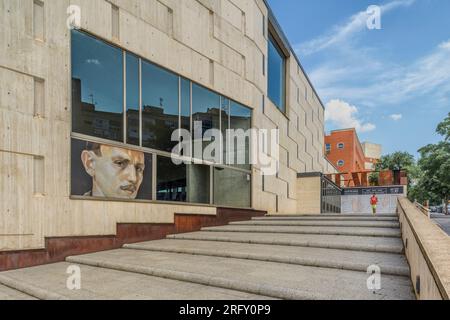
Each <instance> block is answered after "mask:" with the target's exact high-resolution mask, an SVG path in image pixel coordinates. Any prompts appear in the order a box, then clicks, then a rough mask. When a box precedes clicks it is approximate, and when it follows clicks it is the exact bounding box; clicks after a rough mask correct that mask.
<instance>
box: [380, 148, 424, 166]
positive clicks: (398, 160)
mask: <svg viewBox="0 0 450 320" xmlns="http://www.w3.org/2000/svg"><path fill="white" fill-rule="evenodd" d="M414 165H415V161H414V156H413V155H411V154H409V153H408V152H400V151H397V152H394V153H392V154H388V155H386V156H382V157H381V159H380V162H378V163H377V165H376V167H375V168H376V170H403V169H406V170H407V169H408V168H411V167H412V166H414Z"/></svg>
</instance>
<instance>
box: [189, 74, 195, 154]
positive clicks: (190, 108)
mask: <svg viewBox="0 0 450 320" xmlns="http://www.w3.org/2000/svg"><path fill="white" fill-rule="evenodd" d="M192 101H193V100H192V81H190V80H189V132H190V134H191V141H189V144H190V154H189V157H190V159H191V161H192V158H193V156H194V150H193V148H194V141H193V137H194V132H193V123H192V121H193V120H194V117H193V115H192Z"/></svg>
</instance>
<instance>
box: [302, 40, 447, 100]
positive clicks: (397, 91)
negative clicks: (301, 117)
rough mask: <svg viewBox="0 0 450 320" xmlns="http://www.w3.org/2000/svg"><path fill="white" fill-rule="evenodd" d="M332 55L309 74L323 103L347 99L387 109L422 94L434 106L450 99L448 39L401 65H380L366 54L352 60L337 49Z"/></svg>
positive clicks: (345, 53)
mask: <svg viewBox="0 0 450 320" xmlns="http://www.w3.org/2000/svg"><path fill="white" fill-rule="evenodd" d="M357 51H358V52H360V50H359V49H357ZM335 56H336V58H335V59H334V60H333V61H331V62H327V63H325V64H323V65H319V66H318V67H317V68H316V69H315V70H313V71H312V72H311V73H310V74H311V79H312V81H313V83H314V84H315V86H316V87H317V89H318V92H319V93H320V94H321V95H322V98H323V99H324V100H330V99H335V98H339V99H344V100H349V99H351V101H353V102H356V103H358V104H363V101H370V102H371V104H373V105H385V106H387V105H391V104H395V103H404V102H406V101H408V100H410V99H414V98H417V97H421V96H425V95H427V96H430V97H433V98H434V99H435V100H436V101H437V103H440V102H439V101H441V102H442V101H448V99H449V97H450V40H448V41H445V42H443V43H441V44H439V45H438V46H436V47H435V48H434V49H433V50H432V51H431V52H430V53H429V54H427V55H425V56H423V57H419V58H418V59H417V60H416V61H413V62H412V63H409V64H408V65H405V66H401V65H394V64H391V63H388V62H384V63H383V62H380V61H378V60H376V58H372V57H371V52H369V51H367V55H365V56H361V55H360V56H359V57H355V56H353V55H352V53H351V52H349V51H347V50H343V51H342V50H340V51H338V52H336V53H335ZM364 104H365V103H364Z"/></svg>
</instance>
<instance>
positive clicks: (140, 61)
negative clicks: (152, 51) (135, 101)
mask: <svg viewBox="0 0 450 320" xmlns="http://www.w3.org/2000/svg"><path fill="white" fill-rule="evenodd" d="M142 131H143V130H142V59H141V58H139V146H140V147H142Z"/></svg>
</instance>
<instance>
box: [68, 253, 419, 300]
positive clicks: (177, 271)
mask: <svg viewBox="0 0 450 320" xmlns="http://www.w3.org/2000/svg"><path fill="white" fill-rule="evenodd" d="M67 261H68V262H70V263H76V264H82V265H89V266H94V267H102V268H108V269H114V270H119V271H127V272H132V273H139V274H145V275H149V276H157V277H161V278H169V279H174V280H181V281H185V282H190V283H198V284H203V285H209V286H214V287H219V288H225V289H232V290H237V291H242V292H247V293H252V294H257V295H263V296H269V297H273V298H280V299H414V295H413V293H412V287H411V283H410V280H409V279H408V278H406V277H400V276H391V275H383V276H382V287H381V290H379V291H376V292H373V291H372V290H368V288H367V277H368V276H367V274H366V273H365V272H357V271H348V270H338V269H331V268H317V267H308V266H301V265H293V264H284V263H274V262H265V261H254V260H245V259H234V258H221V257H211V256H203V255H190V254H179V253H168V252H154V251H144V250H131V249H119V250H112V251H105V252H100V253H94V254H88V255H83V256H76V257H69V258H67ZM177 290H179V289H177Z"/></svg>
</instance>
